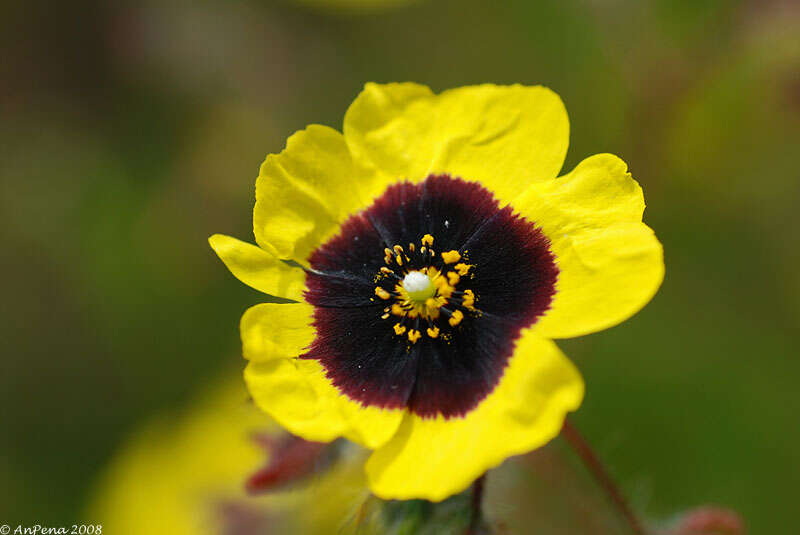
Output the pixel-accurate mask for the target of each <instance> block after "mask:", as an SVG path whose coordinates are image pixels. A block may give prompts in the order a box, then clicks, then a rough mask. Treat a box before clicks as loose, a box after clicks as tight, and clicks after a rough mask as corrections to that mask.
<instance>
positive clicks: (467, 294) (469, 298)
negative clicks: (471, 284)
mask: <svg viewBox="0 0 800 535" xmlns="http://www.w3.org/2000/svg"><path fill="white" fill-rule="evenodd" d="M463 303H464V306H465V307H467V308H470V307H471V306H472V305H474V304H475V294H474V293H473V292H472V290H464V300H463Z"/></svg>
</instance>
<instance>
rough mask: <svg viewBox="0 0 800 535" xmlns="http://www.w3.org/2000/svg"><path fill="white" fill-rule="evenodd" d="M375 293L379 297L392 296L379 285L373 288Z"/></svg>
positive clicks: (386, 297)
mask: <svg viewBox="0 0 800 535" xmlns="http://www.w3.org/2000/svg"><path fill="white" fill-rule="evenodd" d="M375 295H377V296H378V297H380V298H381V299H389V298H390V297H391V296H392V294H390V293H389V292H387V291H386V290H384V289H383V288H381V287H380V286H378V287H376V288H375Z"/></svg>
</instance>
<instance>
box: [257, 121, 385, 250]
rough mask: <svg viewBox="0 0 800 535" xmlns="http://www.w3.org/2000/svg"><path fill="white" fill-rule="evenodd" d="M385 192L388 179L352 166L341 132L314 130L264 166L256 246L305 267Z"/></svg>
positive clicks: (299, 134)
mask: <svg viewBox="0 0 800 535" xmlns="http://www.w3.org/2000/svg"><path fill="white" fill-rule="evenodd" d="M385 187H386V180H385V179H383V178H381V177H380V176H379V175H378V174H376V173H374V172H371V171H367V170H365V169H361V168H359V167H357V166H356V165H354V164H353V160H352V158H351V157H350V152H349V150H348V148H347V145H346V144H345V142H344V138H343V137H342V135H341V134H340V133H339V132H337V131H336V130H334V129H332V128H328V127H327V126H320V125H311V126H309V127H307V128H306V129H305V130H301V131H299V132H297V133H295V134H294V135H293V136H291V137H290V138H289V139H288V140H287V142H286V148H285V149H284V150H283V152H281V153H280V154H270V155H269V156H267V159H266V160H265V161H264V163H263V164H262V166H261V172H260V174H259V176H258V179H257V181H256V205H255V209H254V211H253V230H254V232H255V236H256V241H257V242H258V244H259V245H260V246H261V247H262V248H264V249H265V250H266V251H268V252H270V253H272V254H274V255H275V256H278V257H280V258H285V259H293V260H296V261H298V262H300V263H305V262H306V261H307V259H308V256H309V254H310V253H311V251H313V250H314V249H315V248H316V247H317V246H319V245H320V244H321V243H323V242H324V241H326V240H327V239H328V238H330V237H331V236H333V235H334V234H335V233H336V232H337V231H338V228H339V224H340V223H341V222H343V221H344V220H345V219H346V218H347V216H349V215H350V214H352V213H353V212H356V211H358V210H360V209H362V208H364V207H365V206H367V205H368V204H369V203H370V202H371V201H372V199H373V198H374V197H375V195H377V194H378V193H380V192H382V191H383V190H384V189H385Z"/></svg>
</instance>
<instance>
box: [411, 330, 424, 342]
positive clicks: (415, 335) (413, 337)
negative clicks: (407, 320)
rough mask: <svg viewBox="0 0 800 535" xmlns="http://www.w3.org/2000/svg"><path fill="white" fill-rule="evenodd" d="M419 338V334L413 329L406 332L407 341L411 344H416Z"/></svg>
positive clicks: (420, 334)
mask: <svg viewBox="0 0 800 535" xmlns="http://www.w3.org/2000/svg"><path fill="white" fill-rule="evenodd" d="M420 338H422V333H421V332H419V331H415V330H414V329H411V330H410V331H408V341H409V342H411V343H412V344H416V343H417V340H419V339H420Z"/></svg>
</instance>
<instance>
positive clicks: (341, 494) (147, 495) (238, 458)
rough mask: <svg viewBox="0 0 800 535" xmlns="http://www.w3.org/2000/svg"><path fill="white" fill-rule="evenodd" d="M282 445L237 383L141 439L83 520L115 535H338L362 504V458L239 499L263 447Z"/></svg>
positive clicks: (112, 470)
mask: <svg viewBox="0 0 800 535" xmlns="http://www.w3.org/2000/svg"><path fill="white" fill-rule="evenodd" d="M284 435H285V434H284V433H283V432H282V431H281V430H280V428H279V427H278V426H276V425H275V424H274V423H273V422H271V421H270V420H269V419H268V418H267V417H266V416H265V415H264V414H263V413H262V412H260V411H259V410H257V409H256V408H255V407H253V406H252V404H251V403H249V402H248V401H247V393H246V392H245V390H244V388H243V385H241V382H240V381H229V382H228V383H226V384H224V385H222V386H220V387H218V388H217V389H215V390H214V391H212V392H210V393H208V394H207V395H206V396H205V397H204V398H202V399H201V400H199V401H198V402H197V403H196V404H195V405H194V406H192V407H191V410H190V411H189V412H187V413H186V414H184V415H182V416H179V417H175V416H174V415H162V416H161V417H160V418H158V419H157V420H155V421H152V422H150V423H149V424H148V425H146V426H144V427H143V428H142V429H140V430H139V431H138V432H137V433H136V434H135V435H134V436H133V437H132V439H131V440H130V441H129V443H127V444H126V445H125V446H124V448H123V449H122V450H121V451H120V452H119V454H118V455H117V456H116V457H115V459H114V460H113V462H112V463H111V465H110V467H109V468H108V469H107V470H106V472H105V474H104V475H103V477H102V479H101V481H100V482H99V483H98V485H97V486H96V489H95V492H94V498H93V499H92V502H91V504H90V507H89V511H88V512H87V518H91V519H92V522H95V523H98V524H101V525H102V526H103V530H104V531H103V532H104V533H114V534H116V535H125V534H131V535H134V534H136V535H139V534H142V533H147V534H148V535H159V534H164V535H184V534H185V535H197V534H200V533H203V534H212V535H214V534H219V535H226V534H230V533H241V534H243V535H245V534H250V533H252V534H254V535H256V534H258V535H264V534H269V533H276V534H277V533H293V534H294V533H297V534H318V535H328V534H330V533H334V532H336V531H337V530H338V528H339V527H340V526H341V525H342V524H343V522H346V521H347V519H348V518H349V517H352V513H353V511H354V510H355V508H356V506H357V505H359V504H360V503H362V502H363V501H364V499H365V498H366V497H367V496H368V495H369V491H368V490H367V488H366V481H365V479H364V475H363V468H362V465H363V457H360V456H359V453H358V452H354V451H353V450H352V449H351V450H349V451H348V452H347V456H346V458H345V459H343V460H340V461H339V462H336V463H334V464H332V465H331V466H330V467H329V469H328V470H327V471H326V472H325V473H324V474H322V475H320V474H313V475H311V476H309V479H308V480H306V481H305V482H304V483H303V482H301V483H297V484H294V485H291V486H289V487H287V488H286V489H284V490H280V491H278V492H275V493H270V494H268V495H261V496H250V495H248V494H247V493H246V492H245V481H246V480H247V478H248V476H249V475H250V474H251V473H253V472H255V471H256V470H257V469H258V468H259V467H261V466H263V465H264V464H265V463H266V462H267V460H268V457H269V454H268V448H265V447H264V443H265V441H266V439H269V438H272V439H274V440H276V441H279V440H281V439H283V438H284ZM259 437H260V439H261V440H258V438H259Z"/></svg>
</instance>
